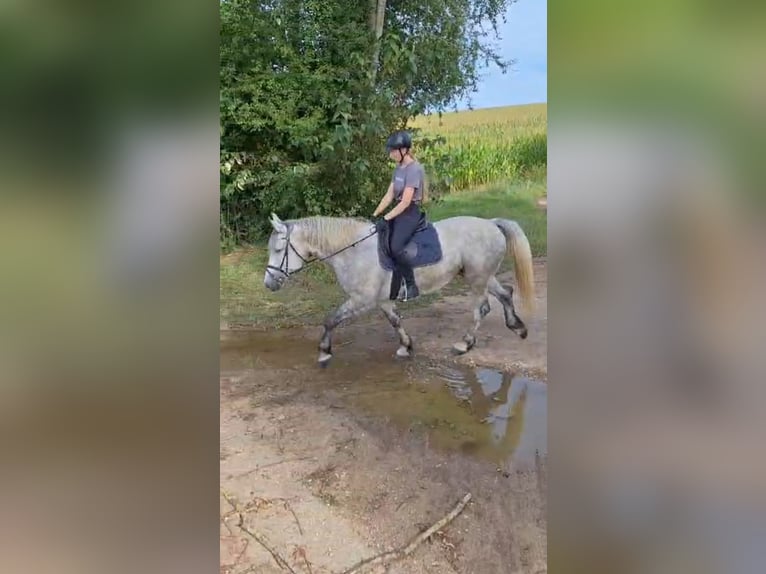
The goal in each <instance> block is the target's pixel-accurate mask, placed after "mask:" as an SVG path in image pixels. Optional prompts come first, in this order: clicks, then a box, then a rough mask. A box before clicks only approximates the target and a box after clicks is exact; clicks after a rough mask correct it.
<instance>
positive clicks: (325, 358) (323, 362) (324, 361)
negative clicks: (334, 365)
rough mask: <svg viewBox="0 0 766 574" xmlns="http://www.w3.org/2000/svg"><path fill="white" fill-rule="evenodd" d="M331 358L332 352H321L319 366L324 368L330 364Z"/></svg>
mask: <svg viewBox="0 0 766 574" xmlns="http://www.w3.org/2000/svg"><path fill="white" fill-rule="evenodd" d="M330 359H332V355H331V354H330V353H319V359H318V362H319V366H320V367H322V368H325V367H327V365H329V364H330Z"/></svg>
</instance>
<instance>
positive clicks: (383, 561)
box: [343, 492, 471, 574]
mask: <svg viewBox="0 0 766 574" xmlns="http://www.w3.org/2000/svg"><path fill="white" fill-rule="evenodd" d="M470 500H471V493H470V492H469V493H468V494H466V495H465V496H464V497H463V498H462V499H461V500H460V502H458V503H457V504H456V505H455V507H454V508H453V509H452V510H451V511H450V513H449V514H447V515H446V516H445V517H444V518H442V519H441V520H439V521H438V522H436V523H435V524H434V525H433V526H431V528H429V529H428V530H425V531H423V532H421V533H420V534H418V535H417V536H416V537H415V538H413V539H412V541H411V542H410V543H409V544H408V545H407V546H405V547H404V548H399V549H398V550H389V551H388V552H384V553H382V554H378V555H377V556H373V557H372V558H365V559H364V560H362V561H361V562H357V563H356V564H355V565H354V566H352V567H351V568H349V569H348V570H345V571H344V572H343V574H353V573H354V572H359V571H360V570H362V569H363V568H372V567H374V566H387V565H388V564H390V563H391V562H394V561H397V560H401V559H402V558H405V557H407V556H409V555H410V554H412V553H413V552H414V551H415V549H416V548H417V547H418V546H420V545H421V544H422V543H423V542H424V541H425V540H427V539H428V538H430V537H431V536H432V535H433V533H434V532H437V531H438V530H441V529H442V528H444V527H445V526H446V525H447V524H449V523H450V522H452V521H453V520H454V519H455V517H456V516H457V515H458V514H460V513H461V512H462V511H463V509H464V508H465V506H466V504H468V503H469V502H470Z"/></svg>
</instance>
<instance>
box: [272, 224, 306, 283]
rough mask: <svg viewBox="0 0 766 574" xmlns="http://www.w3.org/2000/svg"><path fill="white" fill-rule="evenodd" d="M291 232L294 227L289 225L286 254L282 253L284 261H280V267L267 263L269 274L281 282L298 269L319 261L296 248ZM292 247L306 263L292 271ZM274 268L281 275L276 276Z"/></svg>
mask: <svg viewBox="0 0 766 574" xmlns="http://www.w3.org/2000/svg"><path fill="white" fill-rule="evenodd" d="M291 232H292V228H290V227H288V229H287V237H286V239H287V245H286V246H285V254H284V255H282V261H280V263H279V267H275V266H274V265H267V266H266V272H267V273H268V274H269V275H271V277H273V278H274V279H275V280H276V281H277V282H279V283H280V284H281V283H284V282H285V280H286V279H289V278H290V276H292V275H294V274H295V273H298V271H301V270H302V269H305V268H306V266H307V265H308V264H309V263H312V262H313V261H317V259H313V260H309V259H306V258H305V257H303V255H301V254H300V253H298V250H297V249H296V248H295V246H294V245H293V244H292V242H291V241H290V233H291ZM290 249H292V250H293V251H295V254H296V255H297V256H298V258H299V259H300V260H301V261H303V263H304V266H303V267H301V268H300V269H296V270H295V271H292V272H291V271H290ZM272 270H274V271H278V272H279V273H281V275H280V276H275V275H274V273H273V272H272Z"/></svg>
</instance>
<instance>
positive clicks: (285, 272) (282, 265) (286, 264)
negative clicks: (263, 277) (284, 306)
mask: <svg viewBox="0 0 766 574" xmlns="http://www.w3.org/2000/svg"><path fill="white" fill-rule="evenodd" d="M377 232H378V231H377V229H373V230H372V232H371V233H370V234H368V235H365V236H364V237H362V238H361V239H357V240H356V241H354V242H353V243H352V244H351V245H346V246H345V247H344V248H342V249H338V250H337V251H335V252H333V253H330V254H329V255H325V256H324V257H315V258H314V259H306V258H305V257H304V256H303V255H301V254H300V253H299V252H298V250H297V249H296V248H295V246H294V245H293V244H292V242H291V241H290V233H292V227H290V226H288V227H287V233H286V237H285V239H286V240H287V245H286V246H285V253H284V255H282V261H280V262H279V267H275V266H274V265H267V266H266V272H267V273H268V274H269V275H271V276H272V277H274V279H275V280H276V281H278V282H279V283H280V284H282V283H284V282H285V280H286V279H289V278H290V277H292V276H293V275H295V274H296V273H298V272H299V271H303V270H304V269H306V268H307V267H308V266H309V265H311V264H312V263H317V262H319V261H326V260H327V259H329V258H330V257H335V256H336V255H338V254H339V253H342V252H344V251H346V249H351V248H352V247H355V246H357V245H359V244H360V243H361V242H362V241H364V240H365V239H369V238H370V237H372V236H373V235H375V234H376V233H377ZM290 249H292V250H293V251H294V252H295V254H296V255H297V256H298V258H299V259H300V260H301V261H303V266H302V267H301V268H300V269H296V270H295V271H290ZM272 270H274V271H278V272H279V273H281V277H275V276H274V273H272Z"/></svg>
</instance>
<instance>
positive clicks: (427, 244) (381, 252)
mask: <svg viewBox="0 0 766 574" xmlns="http://www.w3.org/2000/svg"><path fill="white" fill-rule="evenodd" d="M390 234H391V230H390V228H389V227H386V229H385V230H384V231H383V232H382V233H379V234H378V262H379V263H380V266H381V267H382V268H383V269H385V270H386V271H393V273H392V275H391V295H390V298H391V299H392V300H393V299H396V296H397V294H398V293H399V288H400V287H401V284H402V276H401V274H400V273H399V269H398V267H397V264H396V260H395V259H394V258H393V255H392V253H391V241H390ZM403 256H404V260H405V261H406V263H407V264H408V265H409V266H410V267H412V269H417V268H418V267H427V266H429V265H434V264H436V263H438V262H439V261H441V259H442V247H441V242H440V241H439V233H438V232H437V231H436V228H435V227H434V226H433V224H431V223H430V222H429V221H428V220H427V219H426V217H425V215H422V216H421V217H420V222H419V224H418V227H417V228H416V229H415V233H414V234H413V235H412V238H411V239H410V241H409V243H407V245H406V246H405V247H404V250H403Z"/></svg>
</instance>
